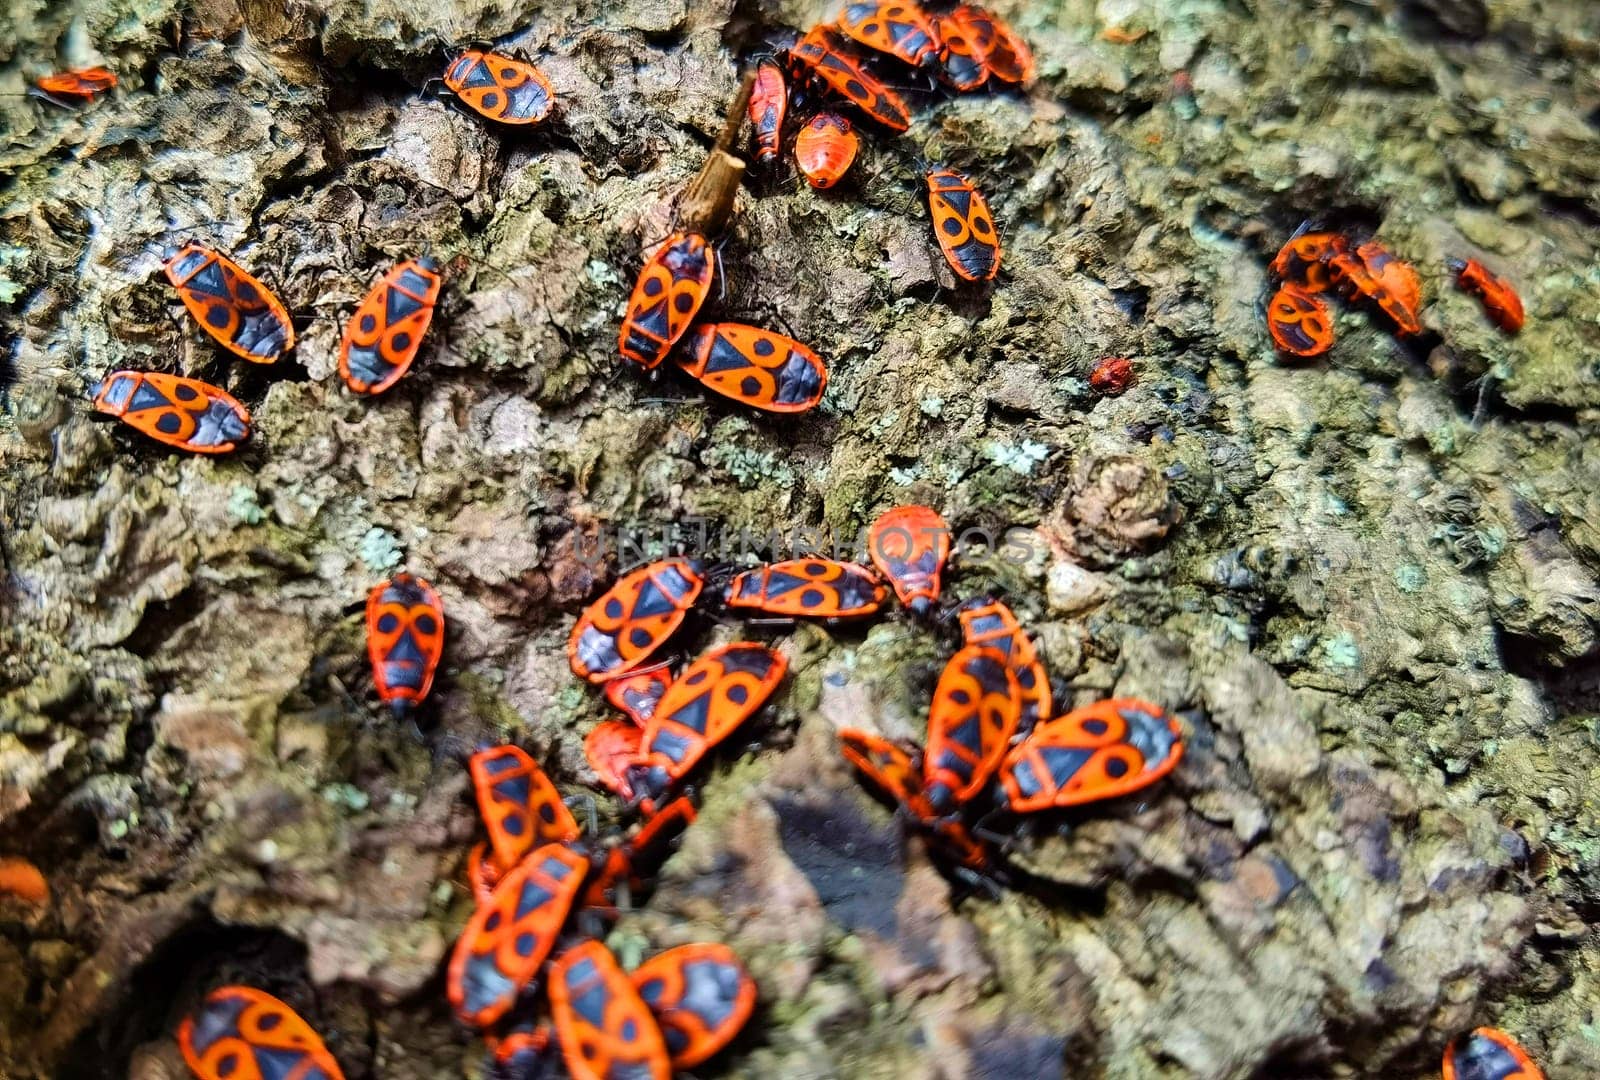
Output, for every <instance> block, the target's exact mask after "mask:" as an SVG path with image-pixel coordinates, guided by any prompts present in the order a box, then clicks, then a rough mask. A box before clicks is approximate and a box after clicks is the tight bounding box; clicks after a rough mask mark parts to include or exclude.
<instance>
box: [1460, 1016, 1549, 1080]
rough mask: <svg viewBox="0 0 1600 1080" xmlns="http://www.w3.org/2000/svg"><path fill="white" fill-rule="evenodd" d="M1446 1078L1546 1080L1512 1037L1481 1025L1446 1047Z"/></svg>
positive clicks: (1462, 1079) (1463, 1079)
mask: <svg viewBox="0 0 1600 1080" xmlns="http://www.w3.org/2000/svg"><path fill="white" fill-rule="evenodd" d="M1444 1080H1544V1073H1543V1072H1542V1071H1541V1070H1540V1069H1539V1066H1537V1065H1535V1064H1534V1063H1533V1059H1532V1058H1530V1057H1529V1056H1528V1052H1527V1051H1526V1050H1524V1049H1523V1048H1522V1047H1521V1046H1519V1045H1517V1041H1516V1040H1515V1039H1513V1038H1512V1037H1511V1036H1509V1035H1507V1034H1506V1033H1505V1032H1503V1031H1498V1030H1496V1029H1495V1028H1490V1027H1481V1028H1478V1029H1477V1030H1476V1031H1473V1032H1471V1033H1470V1034H1467V1035H1460V1036H1457V1037H1456V1038H1454V1039H1451V1040H1450V1045H1449V1046H1447V1047H1445V1051H1444Z"/></svg>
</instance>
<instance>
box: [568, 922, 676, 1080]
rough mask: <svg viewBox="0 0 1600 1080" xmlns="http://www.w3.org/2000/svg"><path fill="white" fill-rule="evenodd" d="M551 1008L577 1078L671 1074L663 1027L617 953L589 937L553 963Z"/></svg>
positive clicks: (628, 1079) (661, 1079) (663, 1079)
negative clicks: (589, 939) (617, 958)
mask: <svg viewBox="0 0 1600 1080" xmlns="http://www.w3.org/2000/svg"><path fill="white" fill-rule="evenodd" d="M550 1013H551V1016H552V1018H553V1019H554V1020H555V1026H556V1035H557V1037H558V1039H559V1040H560V1042H561V1053H562V1057H563V1058H564V1059H565V1060H566V1063H567V1069H568V1071H569V1072H571V1073H572V1077H573V1080H668V1078H669V1077H670V1076H671V1075H672V1065H671V1059H670V1057H669V1056H668V1054H667V1044H666V1041H665V1040H664V1039H663V1038H662V1036H661V1028H660V1027H659V1026H658V1025H657V1024H656V1020H655V1017H654V1016H653V1015H651V1012H650V1008H649V1006H647V1005H646V1004H645V1003H644V999H643V998H641V997H640V996H639V991H638V990H637V989H635V988H634V985H633V980H632V979H630V978H628V975H627V973H626V972H624V971H623V970H622V968H621V966H620V965H619V964H618V963H617V960H616V957H614V956H612V955H611V952H610V950H608V949H607V948H606V947H605V946H604V945H602V944H600V942H598V941H584V942H582V943H580V944H578V945H575V946H573V947H572V948H571V949H568V950H567V951H566V952H564V953H562V954H561V955H560V956H559V957H557V958H556V960H555V962H554V963H553V964H551V965H550Z"/></svg>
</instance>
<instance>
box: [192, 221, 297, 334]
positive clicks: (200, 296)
mask: <svg viewBox="0 0 1600 1080" xmlns="http://www.w3.org/2000/svg"><path fill="white" fill-rule="evenodd" d="M164 268H165V270H166V274H167V280H168V281H170V282H172V285H173V287H174V288H175V289H177V290H178V296H179V298H180V299H182V300H183V306H184V307H186V308H188V309H189V314H191V315H193V316H194V317H195V320H196V321H197V322H199V324H200V326H201V327H202V328H203V329H204V330H205V332H206V333H208V334H210V335H211V336H212V337H214V338H216V339H217V341H218V342H219V343H220V344H221V345H222V347H223V348H225V349H227V350H228V351H229V352H231V353H233V354H234V355H235V356H242V357H244V358H245V359H246V360H249V361H251V362H253V363H257V364H270V363H272V362H273V361H275V360H277V359H278V357H280V356H282V355H283V354H284V353H286V352H288V351H289V350H290V349H292V348H294V326H293V324H292V323H291V322H290V321H289V312H288V309H287V308H285V307H284V306H283V302H282V301H281V300H279V299H278V298H277V297H276V296H274V295H273V294H272V290H270V289H268V288H267V287H266V286H265V285H263V284H261V282H260V281H258V280H256V279H255V278H253V277H251V276H250V275H249V274H247V273H245V272H244V271H243V270H242V269H240V268H239V265H238V264H237V263H235V262H234V261H233V260H232V259H229V258H228V257H226V256H224V255H220V254H218V253H217V252H215V251H212V250H211V249H209V248H205V247H202V246H200V245H199V244H185V245H184V246H183V247H181V248H179V249H178V251H177V252H176V253H175V254H173V255H171V256H170V257H169V258H168V259H167V261H166V263H165V266H164Z"/></svg>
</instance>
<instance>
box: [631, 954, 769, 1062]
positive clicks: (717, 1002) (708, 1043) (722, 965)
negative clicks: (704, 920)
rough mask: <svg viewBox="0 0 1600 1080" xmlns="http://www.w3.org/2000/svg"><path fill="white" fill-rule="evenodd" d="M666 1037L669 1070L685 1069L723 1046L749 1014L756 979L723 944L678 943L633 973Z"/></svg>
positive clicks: (653, 957) (641, 994) (753, 1006)
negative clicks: (669, 1062) (670, 1058)
mask: <svg viewBox="0 0 1600 1080" xmlns="http://www.w3.org/2000/svg"><path fill="white" fill-rule="evenodd" d="M633 985H634V986H635V988H637V989H638V991H639V996H640V997H641V998H643V999H644V1003H645V1005H647V1006H648V1007H649V1009H650V1011H651V1012H652V1013H653V1014H654V1015H655V1018H656V1022H657V1023H658V1024H659V1025H660V1026H661V1034H662V1035H663V1036H664V1037H665V1039H666V1044H667V1052H668V1053H669V1054H671V1055H672V1067H673V1068H674V1069H688V1068H693V1067H694V1066H696V1065H698V1064H700V1063H701V1062H703V1061H705V1060H706V1059H707V1058H709V1057H711V1056H712V1055H713V1054H715V1053H716V1052H717V1051H719V1050H721V1049H722V1048H723V1047H725V1046H727V1045H728V1043H729V1042H730V1041H732V1039H733V1037H734V1036H735V1035H737V1034H738V1033H739V1029H740V1028H742V1027H744V1024H745V1021H746V1020H748V1019H750V1013H751V1012H752V1011H753V1010H754V1009H755V1005H756V983H755V980H754V979H752V978H751V977H750V973H749V972H747V971H745V969H744V965H743V964H741V963H740V962H739V957H738V956H737V955H736V954H735V953H734V951H733V950H732V949H730V948H728V947H727V946H726V945H718V944H713V943H710V942H701V943H697V944H693V945H679V946H678V947H677V948H675V949H668V950H667V951H666V952H664V953H660V954H658V955H656V956H652V957H651V958H650V959H649V960H646V961H645V962H644V963H643V964H641V965H640V966H639V968H638V969H637V970H636V971H634V973H633Z"/></svg>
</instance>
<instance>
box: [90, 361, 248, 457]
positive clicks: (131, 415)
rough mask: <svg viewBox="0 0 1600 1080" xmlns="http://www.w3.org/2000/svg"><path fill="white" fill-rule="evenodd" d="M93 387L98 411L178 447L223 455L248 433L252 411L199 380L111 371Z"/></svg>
mask: <svg viewBox="0 0 1600 1080" xmlns="http://www.w3.org/2000/svg"><path fill="white" fill-rule="evenodd" d="M91 392H92V393H93V395H94V407H95V409H96V410H98V411H99V412H103V413H105V414H106V415H108V416H115V417H117V418H118V419H119V420H121V421H123V422H124V423H126V424H128V425H130V426H132V427H135V428H137V429H139V430H140V431H142V432H144V433H145V434H146V435H148V436H150V437H151V438H152V439H156V440H159V441H160V442H164V443H166V444H167V445H168V446H176V447H177V448H178V449H180V450H192V451H193V452H195V453H197V454H225V453H227V452H228V451H229V450H232V449H234V448H235V447H237V446H238V445H239V444H240V443H242V442H244V440H246V439H248V438H249V437H250V411H249V410H248V409H246V408H245V407H244V406H243V405H241V404H239V402H237V401H235V400H234V399H233V398H232V397H231V396H229V395H228V394H226V393H224V392H223V391H221V390H219V389H217V388H216V387H215V386H212V385H211V384H210V383H203V382H201V381H200V380H198V379H186V378H184V377H183V376H181V375H165V374H162V373H161V372H159V371H113V372H112V373H111V374H109V375H107V376H106V377H105V379H104V380H102V381H101V382H99V383H97V384H95V386H94V387H93V388H92V390H91Z"/></svg>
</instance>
